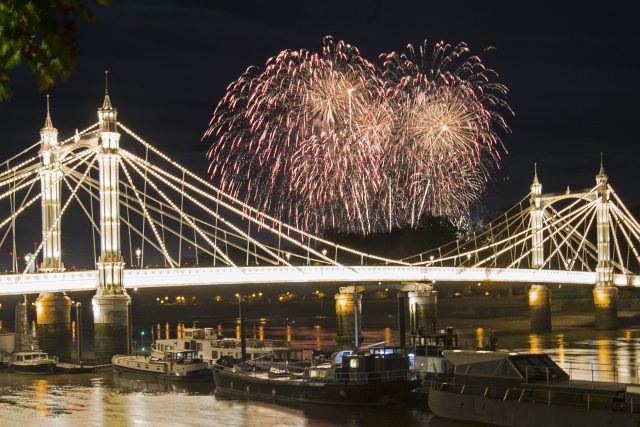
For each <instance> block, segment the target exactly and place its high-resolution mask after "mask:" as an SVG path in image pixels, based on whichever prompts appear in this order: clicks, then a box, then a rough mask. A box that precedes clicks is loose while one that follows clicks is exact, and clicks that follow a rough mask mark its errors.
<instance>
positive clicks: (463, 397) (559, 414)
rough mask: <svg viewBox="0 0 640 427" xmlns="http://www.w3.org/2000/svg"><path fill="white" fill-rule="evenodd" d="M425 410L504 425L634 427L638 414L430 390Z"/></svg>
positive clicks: (448, 417)
mask: <svg viewBox="0 0 640 427" xmlns="http://www.w3.org/2000/svg"><path fill="white" fill-rule="evenodd" d="M428 401H429V410H430V411H431V412H433V413H434V414H436V415H437V416H439V417H441V418H447V419H450V420H457V421H465V422H474V423H482V424H488V425H495V426H508V427H539V426H547V427H551V426H563V427H589V426H594V427H596V426H608V425H611V426H617V427H627V426H629V427H631V426H633V427H637V426H638V425H640V414H637V413H636V414H631V413H626V412H613V411H608V410H598V409H587V408H586V407H584V408H582V407H573V406H564V405H544V404H540V403H538V404H534V403H531V402H517V401H511V400H507V401H503V400H499V399H490V398H487V397H484V396H481V395H470V394H460V393H454V392H448V391H440V390H435V389H432V390H430V391H429V395H428Z"/></svg>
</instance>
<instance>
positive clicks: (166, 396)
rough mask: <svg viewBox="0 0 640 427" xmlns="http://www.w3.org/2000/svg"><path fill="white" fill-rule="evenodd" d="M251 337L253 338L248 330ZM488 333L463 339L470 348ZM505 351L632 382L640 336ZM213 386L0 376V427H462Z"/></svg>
mask: <svg viewBox="0 0 640 427" xmlns="http://www.w3.org/2000/svg"><path fill="white" fill-rule="evenodd" d="M394 332H395V331H393V330H391V329H390V328H382V329H375V330H365V331H364V336H365V340H366V341H368V342H376V341H381V340H388V341H389V342H395V341H396V338H397V337H396V336H395V334H394ZM255 334H256V335H263V336H265V338H278V339H281V338H282V337H287V336H288V337H289V338H291V339H293V340H294V341H295V342H296V343H298V344H301V345H303V346H306V347H307V348H314V347H322V346H328V345H331V344H332V343H333V336H334V334H335V331H333V330H330V329H325V328H322V327H320V326H319V325H316V326H312V327H306V326H304V327H303V326H290V327H273V328H269V327H266V326H264V327H260V328H258V329H257V330H256V331H255ZM248 335H249V336H251V335H252V333H251V331H248ZM486 336H487V331H485V330H482V329H475V330H474V329H471V330H467V331H462V332H461V342H462V343H463V344H464V345H465V346H466V347H468V348H472V347H475V346H477V345H480V344H482V339H483V338H484V339H486ZM499 344H500V346H501V347H503V348H510V349H516V350H526V351H533V352H546V353H548V354H549V355H550V356H551V357H552V358H553V359H554V360H555V361H556V362H557V363H559V364H560V365H562V366H563V367H565V369H567V370H568V371H569V370H571V372H572V374H573V376H574V378H581V379H591V378H593V379H595V380H607V381H609V380H619V381H622V382H630V383H637V382H638V370H637V367H636V366H637V365H638V364H639V361H638V357H640V354H639V352H640V350H639V345H640V329H626V330H619V331H615V332H596V331H594V330H592V329H572V330H568V331H561V332H554V333H553V334H549V335H534V334H516V333H513V334H508V333H507V334H504V335H502V336H500V338H499ZM213 391H214V387H213V384H209V383H207V384H173V383H166V382H161V381H154V380H148V379H144V378H142V377H135V376H128V375H121V374H113V373H112V372H111V371H105V372H97V373H92V374H78V375H61V374H55V375H49V376H42V377H39V376H29V375H21V374H13V373H9V372H0V425H2V426H5V425H6V426H21V425H42V424H46V425H51V426H68V425H73V426H83V427H84V426H159V425H185V426H212V425H219V426H269V427H273V426H336V425H347V426H378V425H381V426H394V427H395V426H405V425H406V426H418V425H419V426H425V425H428V426H432V427H435V426H440V427H453V426H459V425H460V424H459V423H451V422H449V421H445V420H440V419H437V418H434V417H433V416H432V415H431V414H429V413H428V412H427V411H425V410H423V409H422V408H410V409H409V408H394V409H390V408H373V409H371V408H367V409H358V408H355V409H353V408H333V407H322V406H310V407H295V408H291V407H285V406H278V405H273V404H267V403H258V402H245V401H235V400H220V399H217V398H216V397H214V395H213Z"/></svg>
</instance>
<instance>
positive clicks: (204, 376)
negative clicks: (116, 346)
mask: <svg viewBox="0 0 640 427" xmlns="http://www.w3.org/2000/svg"><path fill="white" fill-rule="evenodd" d="M111 365H112V367H113V371H114V372H116V373H133V374H140V375H145V376H151V377H154V378H157V379H164V380H173V381H203V380H209V379H210V378H211V370H210V369H209V367H208V365H207V363H206V362H203V361H202V360H201V359H200V358H198V356H197V354H196V352H195V351H193V350H164V351H163V352H162V355H161V356H160V355H159V353H158V352H156V353H154V354H153V355H151V356H134V355H122V354H116V355H115V356H113V357H112V358H111Z"/></svg>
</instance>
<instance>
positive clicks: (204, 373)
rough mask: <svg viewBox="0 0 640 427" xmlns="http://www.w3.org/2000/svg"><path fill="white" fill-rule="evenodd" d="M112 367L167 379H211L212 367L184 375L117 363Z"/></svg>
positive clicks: (126, 372) (128, 372) (117, 370)
mask: <svg viewBox="0 0 640 427" xmlns="http://www.w3.org/2000/svg"><path fill="white" fill-rule="evenodd" d="M112 367H113V371H114V372H116V373H120V374H133V375H142V376H146V377H152V378H156V379H159V380H167V381H208V380H210V379H211V369H199V370H194V371H188V372H186V373H184V374H183V375H177V374H174V373H171V372H152V371H147V370H144V369H134V368H129V367H126V366H121V365H116V364H114V365H112Z"/></svg>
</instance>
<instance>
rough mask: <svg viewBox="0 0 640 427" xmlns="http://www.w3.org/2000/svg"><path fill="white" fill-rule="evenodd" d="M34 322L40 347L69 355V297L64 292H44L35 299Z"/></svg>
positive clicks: (49, 351) (56, 353) (61, 354)
mask: <svg viewBox="0 0 640 427" xmlns="http://www.w3.org/2000/svg"><path fill="white" fill-rule="evenodd" d="M36 324H37V331H38V343H39V345H40V349H41V350H43V351H46V352H47V353H50V354H55V355H57V356H61V357H64V358H68V357H71V353H72V342H71V339H72V331H71V299H70V298H69V297H68V296H67V295H66V294H65V293H64V292H45V293H41V294H40V295H38V298H37V299H36Z"/></svg>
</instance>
